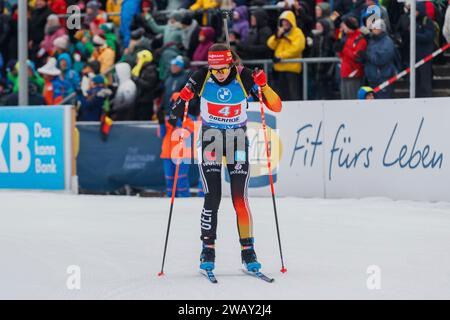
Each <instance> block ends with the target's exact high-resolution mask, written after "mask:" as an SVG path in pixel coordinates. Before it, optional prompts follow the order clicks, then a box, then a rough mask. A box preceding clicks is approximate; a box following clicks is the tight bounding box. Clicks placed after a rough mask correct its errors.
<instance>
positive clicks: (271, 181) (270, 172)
mask: <svg viewBox="0 0 450 320" xmlns="http://www.w3.org/2000/svg"><path fill="white" fill-rule="evenodd" d="M258 98H259V106H260V108H261V122H262V127H263V131H264V141H265V145H266V156H267V167H268V169H269V180H270V190H271V192H272V203H273V211H274V213H275V224H276V226H277V236H278V247H279V249H280V257H281V270H280V271H281V272H282V273H285V272H287V269H286V268H285V266H284V260H283V250H282V249H281V237H280V228H279V225H278V215H277V204H276V201H275V188H274V184H273V177H272V165H271V163H270V152H269V140H268V138H267V130H266V118H265V116H264V106H263V98H262V90H261V87H260V86H258Z"/></svg>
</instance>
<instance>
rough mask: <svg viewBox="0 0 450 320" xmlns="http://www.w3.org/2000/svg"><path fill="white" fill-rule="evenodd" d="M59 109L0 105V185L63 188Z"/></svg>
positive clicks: (61, 111) (61, 110) (62, 152)
mask: <svg viewBox="0 0 450 320" xmlns="http://www.w3.org/2000/svg"><path fill="white" fill-rule="evenodd" d="M63 111H64V110H63V108H62V107H61V108H60V107H51V108H48V107H34V108H0V188H9V189H15V188H19V189H21V188H23V189H64V146H63V138H64V130H63V126H64V112H63Z"/></svg>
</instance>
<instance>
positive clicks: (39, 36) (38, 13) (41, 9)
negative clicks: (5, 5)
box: [0, 0, 52, 60]
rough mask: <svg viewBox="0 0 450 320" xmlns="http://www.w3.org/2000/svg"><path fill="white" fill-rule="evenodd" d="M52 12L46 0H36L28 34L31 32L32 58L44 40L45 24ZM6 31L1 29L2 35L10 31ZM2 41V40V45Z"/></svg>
mask: <svg viewBox="0 0 450 320" xmlns="http://www.w3.org/2000/svg"><path fill="white" fill-rule="evenodd" d="M51 14H52V11H51V10H50V8H49V7H48V6H47V1H46V0H36V6H35V7H34V9H33V11H31V17H30V20H29V22H28V34H29V37H30V38H29V48H30V58H31V60H35V59H36V55H37V53H38V51H39V48H40V44H41V42H42V40H44V36H45V31H44V30H45V25H46V24H47V18H48V16H49V15H51ZM4 32H5V33H3V32H2V30H0V33H1V34H2V37H4V36H6V35H7V34H8V32H7V31H6V30H5V31H4ZM1 44H2V42H1V41H0V46H1Z"/></svg>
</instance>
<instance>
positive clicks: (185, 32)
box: [181, 13, 200, 60]
mask: <svg viewBox="0 0 450 320" xmlns="http://www.w3.org/2000/svg"><path fill="white" fill-rule="evenodd" d="M199 33H200V26H199V25H198V22H197V20H195V19H193V18H192V15H191V14H189V13H187V14H185V15H184V17H183V18H182V19H181V42H182V44H183V47H184V49H185V50H186V56H187V57H188V58H189V59H191V60H192V57H193V55H194V51H195V48H197V46H198V43H199V42H198V34H199Z"/></svg>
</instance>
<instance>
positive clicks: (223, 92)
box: [217, 88, 231, 102]
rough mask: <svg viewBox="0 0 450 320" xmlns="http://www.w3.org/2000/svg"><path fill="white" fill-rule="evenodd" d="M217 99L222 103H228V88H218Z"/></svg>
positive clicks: (229, 94) (229, 95)
mask: <svg viewBox="0 0 450 320" xmlns="http://www.w3.org/2000/svg"><path fill="white" fill-rule="evenodd" d="M217 99H219V100H220V101H222V102H228V101H230V99H231V90H230V89H228V88H220V89H219V90H218V91H217Z"/></svg>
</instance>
